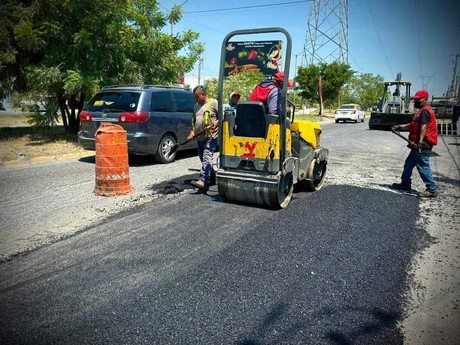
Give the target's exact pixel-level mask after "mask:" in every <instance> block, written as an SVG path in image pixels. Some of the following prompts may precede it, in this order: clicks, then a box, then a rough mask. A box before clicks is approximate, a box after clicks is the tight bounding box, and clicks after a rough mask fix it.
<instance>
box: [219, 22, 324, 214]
mask: <svg viewBox="0 0 460 345" xmlns="http://www.w3.org/2000/svg"><path fill="white" fill-rule="evenodd" d="M268 34H270V35H276V36H277V37H279V36H282V40H279V41H276V40H275V41H274V42H279V44H277V45H276V49H278V50H280V56H282V59H283V60H284V63H283V64H281V68H280V70H282V71H284V82H283V86H282V88H281V95H282V101H281V110H280V114H267V113H266V108H265V105H264V104H263V103H261V102H257V101H242V102H239V103H238V105H237V106H236V108H235V109H226V110H225V111H224V109H223V104H224V103H225V102H224V95H223V89H224V78H225V72H226V71H225V68H226V66H228V65H229V64H228V61H226V56H227V54H226V52H227V50H228V49H232V48H233V47H234V46H236V45H238V44H239V43H240V42H233V41H232V42H231V41H230V40H231V39H232V38H233V37H235V36H246V37H247V36H249V37H250V39H247V38H245V40H244V41H242V42H254V44H253V45H252V46H253V47H254V49H256V47H259V46H261V45H263V44H266V42H272V41H271V40H270V39H269V38H267V35H268ZM258 35H264V36H263V41H254V39H253V37H254V36H256V37H261V36H258ZM261 42H263V43H261ZM244 44H246V43H244ZM291 48H292V40H291V37H290V35H289V33H288V32H287V31H286V30H284V29H282V28H278V27H274V28H261V29H251V30H237V31H233V32H231V33H229V34H228V35H227V36H226V37H225V39H224V41H223V42H222V50H221V61H220V69H219V80H218V92H217V94H218V95H217V97H218V107H219V114H223V116H222V120H221V121H219V126H220V132H219V153H220V154H219V161H218V170H217V173H216V176H217V186H218V190H219V194H220V195H221V196H223V197H224V198H226V199H228V200H231V201H236V202H243V203H254V204H258V205H264V206H268V207H273V208H284V207H287V205H288V204H289V202H290V200H291V197H292V193H293V189H294V185H296V184H297V185H298V186H300V187H301V188H304V189H307V190H311V191H315V190H319V189H321V187H322V186H323V183H324V179H325V174H326V166H327V158H328V154H329V152H328V150H327V149H325V148H323V147H321V146H320V135H321V127H320V126H319V125H318V124H317V123H312V122H308V121H302V120H296V121H294V113H295V107H294V105H293V104H292V103H290V102H288V100H287V88H288V78H289V68H290V60H291ZM245 54H246V52H245V53H244V54H241V56H242V57H245ZM249 54H252V57H257V54H263V53H261V52H260V51H255V50H254V53H253V52H252V51H249ZM278 61H280V60H278ZM268 63H271V62H270V61H269V62H268ZM268 63H267V65H268ZM283 65H284V68H282V67H283ZM273 66H275V67H276V66H279V65H276V64H275V65H273V64H272V65H269V67H273ZM259 67H261V68H263V66H260V65H259ZM235 71H238V69H237V68H235V69H234V70H233V71H232V72H233V73H235ZM277 71H278V70H277V69H276V70H274V71H273V74H274V73H276V72H277ZM254 86H255V85H254ZM247 96H249V95H246V97H247Z"/></svg>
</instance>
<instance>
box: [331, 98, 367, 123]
mask: <svg viewBox="0 0 460 345" xmlns="http://www.w3.org/2000/svg"><path fill="white" fill-rule="evenodd" d="M365 116H366V115H365V113H364V111H363V109H362V108H361V106H360V105H359V104H353V103H350V104H342V105H341V106H340V107H339V109H337V110H336V111H335V114H334V119H335V123H338V122H339V121H343V122H347V121H354V122H358V121H361V122H364V117H365Z"/></svg>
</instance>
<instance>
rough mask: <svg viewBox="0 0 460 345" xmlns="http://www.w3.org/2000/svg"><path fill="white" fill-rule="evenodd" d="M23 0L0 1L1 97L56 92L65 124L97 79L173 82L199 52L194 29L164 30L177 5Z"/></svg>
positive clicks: (74, 118) (176, 15)
mask: <svg viewBox="0 0 460 345" xmlns="http://www.w3.org/2000/svg"><path fill="white" fill-rule="evenodd" d="M28 3H29V5H27V4H23V2H22V1H19V0H9V1H8V2H7V3H6V5H5V6H3V5H2V7H1V8H0V16H1V17H2V19H3V18H4V19H3V22H4V23H5V24H6V27H5V26H3V27H2V28H0V38H2V42H4V47H3V48H0V49H2V50H1V51H0V80H1V82H0V97H1V96H4V95H10V94H12V93H13V91H18V92H27V91H30V90H34V91H35V92H37V93H39V94H41V95H43V96H52V97H55V98H56V103H57V104H58V107H59V109H60V111H61V116H62V118H63V124H64V127H65V128H66V132H74V133H75V132H76V131H77V130H78V124H79V119H78V112H79V111H80V110H81V108H82V107H83V104H84V102H85V101H86V100H87V99H88V98H89V97H91V96H92V95H93V94H94V92H95V91H96V90H97V89H98V88H99V87H100V86H103V85H108V84H170V83H175V82H176V81H177V80H178V79H179V77H181V76H183V75H184V74H185V73H186V72H188V71H190V70H192V69H193V66H194V64H195V62H196V61H197V60H198V58H199V56H200V55H201V54H202V52H203V45H202V44H201V43H199V42H198V41H197V40H198V33H195V32H192V31H190V30H186V31H184V32H180V33H177V34H174V35H172V34H167V33H165V32H163V28H164V27H165V26H166V25H168V24H174V23H177V22H179V21H180V19H181V18H182V10H181V8H180V6H177V5H176V6H174V7H173V10H172V11H171V12H170V13H169V14H167V15H166V14H163V13H161V12H160V11H159V1H157V0H131V1H124V0H123V1H120V0H98V1H94V0H79V1H62V0H47V1H31V2H28ZM3 38H4V40H3ZM66 100H67V101H68V100H71V102H66ZM69 104H70V105H71V109H69V108H68V105H69Z"/></svg>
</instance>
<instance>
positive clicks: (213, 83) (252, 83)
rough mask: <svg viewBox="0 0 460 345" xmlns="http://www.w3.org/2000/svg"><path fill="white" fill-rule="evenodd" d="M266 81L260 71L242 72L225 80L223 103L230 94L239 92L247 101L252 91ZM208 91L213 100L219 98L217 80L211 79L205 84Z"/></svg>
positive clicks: (242, 98)
mask: <svg viewBox="0 0 460 345" xmlns="http://www.w3.org/2000/svg"><path fill="white" fill-rule="evenodd" d="M263 79H264V75H263V74H262V73H261V72H260V71H259V70H242V71H241V72H240V73H238V74H234V75H231V76H229V77H228V78H225V79H224V90H223V101H224V102H226V101H227V100H228V98H229V97H230V94H231V93H232V92H234V91H238V93H239V94H240V95H241V100H242V101H243V100H247V99H248V98H249V96H250V95H251V92H252V90H254V88H255V87H256V85H257V84H258V83H260V82H261V81H262V80H263ZM204 86H205V87H206V91H207V92H208V95H209V96H210V97H212V98H216V97H217V79H209V80H207V81H206V82H205V85H204Z"/></svg>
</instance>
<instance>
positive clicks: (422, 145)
mask: <svg viewBox="0 0 460 345" xmlns="http://www.w3.org/2000/svg"><path fill="white" fill-rule="evenodd" d="M417 148H418V149H419V150H420V151H428V150H431V146H430V145H429V144H428V143H426V142H424V141H421V142H419V143H418V144H417Z"/></svg>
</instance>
